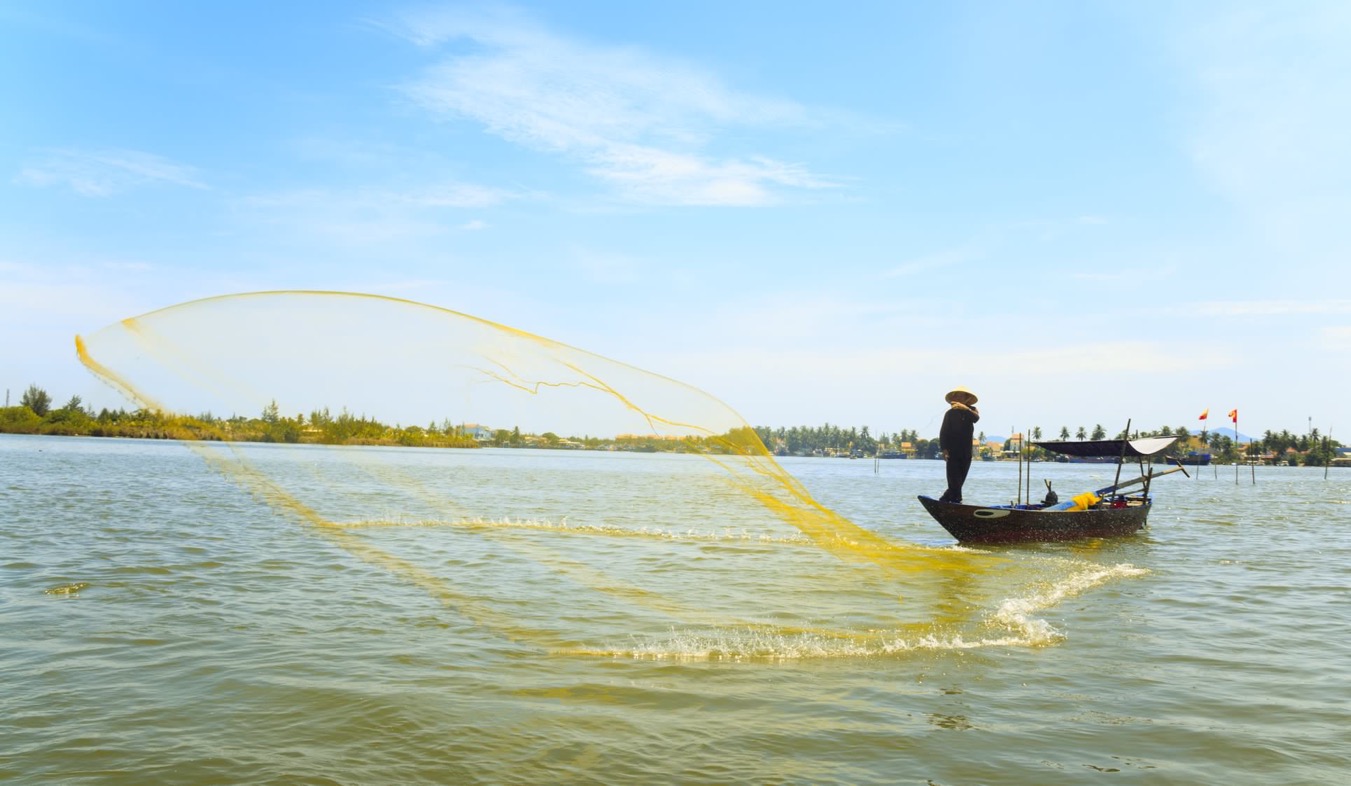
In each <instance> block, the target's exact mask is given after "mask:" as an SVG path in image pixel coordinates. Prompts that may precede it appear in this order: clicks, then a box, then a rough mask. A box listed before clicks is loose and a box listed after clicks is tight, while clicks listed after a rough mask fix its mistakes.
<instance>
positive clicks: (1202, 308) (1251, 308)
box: [1189, 300, 1351, 317]
mask: <svg viewBox="0 0 1351 786" xmlns="http://www.w3.org/2000/svg"><path fill="white" fill-rule="evenodd" d="M1189 309H1190V310H1192V311H1193V312H1194V313H1197V314H1200V315H1202V316H1207V317H1275V316H1299V315H1308V314H1351V300H1218V301H1212V302H1209V303H1199V304H1195V305H1193V306H1189Z"/></svg>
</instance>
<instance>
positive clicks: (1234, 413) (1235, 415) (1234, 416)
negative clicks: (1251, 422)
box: [1229, 409, 1238, 423]
mask: <svg viewBox="0 0 1351 786" xmlns="http://www.w3.org/2000/svg"><path fill="white" fill-rule="evenodd" d="M1229 419H1230V420H1232V421H1234V422H1235V423H1237V422H1238V410H1236V409H1231V410H1229Z"/></svg>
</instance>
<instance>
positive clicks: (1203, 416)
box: [1197, 407, 1210, 420]
mask: <svg viewBox="0 0 1351 786" xmlns="http://www.w3.org/2000/svg"><path fill="white" fill-rule="evenodd" d="M1208 417H1210V407H1206V411H1205V412H1202V413H1201V417H1199V418H1197V420H1205V419H1206V418H1208Z"/></svg>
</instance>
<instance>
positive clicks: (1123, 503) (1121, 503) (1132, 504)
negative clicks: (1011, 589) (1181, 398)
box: [919, 427, 1187, 543]
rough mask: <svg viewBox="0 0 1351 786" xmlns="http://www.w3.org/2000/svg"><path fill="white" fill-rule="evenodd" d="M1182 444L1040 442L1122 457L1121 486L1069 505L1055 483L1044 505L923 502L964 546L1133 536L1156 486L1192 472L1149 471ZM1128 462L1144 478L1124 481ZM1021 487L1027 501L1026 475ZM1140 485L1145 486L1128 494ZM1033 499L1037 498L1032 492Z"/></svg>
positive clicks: (1065, 451)
mask: <svg viewBox="0 0 1351 786" xmlns="http://www.w3.org/2000/svg"><path fill="white" fill-rule="evenodd" d="M1128 430H1129V427H1128ZM1176 441H1177V437H1146V438H1143V439H1129V440H1127V439H1099V440H1087V441H1080V442H1037V443H1034V444H1036V445H1037V446H1038V447H1041V448H1045V449H1046V450H1049V451H1052V452H1054V453H1059V454H1061V455H1066V456H1077V457H1080V458H1092V457H1108V458H1115V459H1116V462H1117V477H1116V482H1114V483H1113V484H1112V485H1110V486H1106V487H1104V488H1100V489H1096V490H1094V491H1089V492H1085V493H1083V494H1079V495H1077V496H1075V497H1074V498H1072V499H1070V500H1069V501H1067V502H1061V501H1060V500H1059V497H1058V495H1057V494H1056V493H1055V492H1054V491H1052V490H1051V483H1050V481H1046V492H1047V495H1046V498H1045V499H1043V500H1042V501H1041V502H1039V503H1034V502H1031V501H1028V502H1025V503H1024V502H1014V503H1011V504H1008V505H966V504H963V503H954V502H940V501H938V500H936V499H933V498H931V497H926V496H922V495H921V496H920V498H919V501H920V504H921V505H923V506H924V509H925V510H927V511H928V512H929V515H930V516H933V517H934V520H935V521H937V522H938V523H939V524H940V525H941V526H942V527H943V529H945V530H947V531H948V533H949V534H951V535H952V536H953V537H954V538H956V539H957V540H958V541H960V542H962V543H1025V542H1036V541H1058V540H1078V539H1080V538H1107V537H1117V536H1121V535H1130V534H1132V533H1135V532H1138V531H1139V530H1141V529H1143V528H1144V526H1145V525H1146V523H1147V522H1148V519H1149V511H1150V508H1151V507H1152V505H1153V499H1152V498H1151V497H1150V496H1149V485H1150V482H1151V481H1152V480H1153V479H1154V478H1158V477H1162V476H1163V475H1170V474H1172V473H1174V472H1182V473H1183V474H1184V475H1185V474H1186V472H1187V471H1186V470H1185V469H1183V467H1182V466H1181V465H1180V464H1179V465H1178V466H1176V467H1174V468H1172V469H1168V470H1164V471H1162V472H1155V471H1154V469H1153V467H1152V466H1151V467H1148V468H1147V467H1146V465H1145V460H1146V459H1148V458H1150V457H1153V456H1157V455H1159V454H1161V453H1163V452H1164V451H1166V450H1168V448H1170V447H1172V446H1173V443H1174V442H1176ZM1127 458H1134V459H1137V460H1138V463H1139V468H1140V476H1139V477H1137V478H1134V479H1132V480H1127V481H1124V482H1123V481H1122V480H1121V469H1122V467H1123V466H1125V463H1126V459H1127ZM1020 476H1021V472H1020ZM1018 483H1019V496H1020V497H1021V496H1022V488H1021V487H1022V479H1021V477H1020V479H1019V481H1018ZM1136 486H1139V487H1140V488H1139V489H1134V490H1133V491H1131V492H1128V491H1127V489H1133V488H1134V487H1136ZM1028 497H1029V498H1030V497H1031V494H1030V492H1029V494H1028Z"/></svg>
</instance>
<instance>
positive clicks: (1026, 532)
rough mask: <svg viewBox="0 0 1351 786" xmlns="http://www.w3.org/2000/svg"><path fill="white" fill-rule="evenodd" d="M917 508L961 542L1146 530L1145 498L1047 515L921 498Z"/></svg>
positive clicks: (1101, 535) (1035, 510) (1147, 504)
mask: <svg viewBox="0 0 1351 786" xmlns="http://www.w3.org/2000/svg"><path fill="white" fill-rule="evenodd" d="M919 501H920V504H921V505H923V506H924V509H925V510H927V511H928V512H929V515H930V516H933V518H934V521H937V522H938V523H939V525H940V526H942V527H943V529H945V530H947V531H948V534H950V535H952V537H954V538H956V539H957V540H958V541H959V542H961V543H1028V542H1039V541H1063V540H1079V539H1081V538H1111V537H1120V536H1122V535H1130V534H1133V533H1135V532H1139V531H1140V530H1141V529H1143V528H1144V526H1145V524H1146V520H1147V519H1148V518H1149V509H1150V507H1151V503H1150V501H1149V500H1147V499H1146V500H1139V499H1132V500H1131V502H1130V504H1127V505H1126V506H1125V507H1110V506H1104V507H1101V508H1090V509H1089V510H1061V511H1049V510H1041V509H1039V508H1036V507H1014V506H1009V505H988V506H982V505H963V504H960V503H952V502H940V501H938V500H936V499H933V498H932V497H925V496H921V497H920V498H919Z"/></svg>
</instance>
